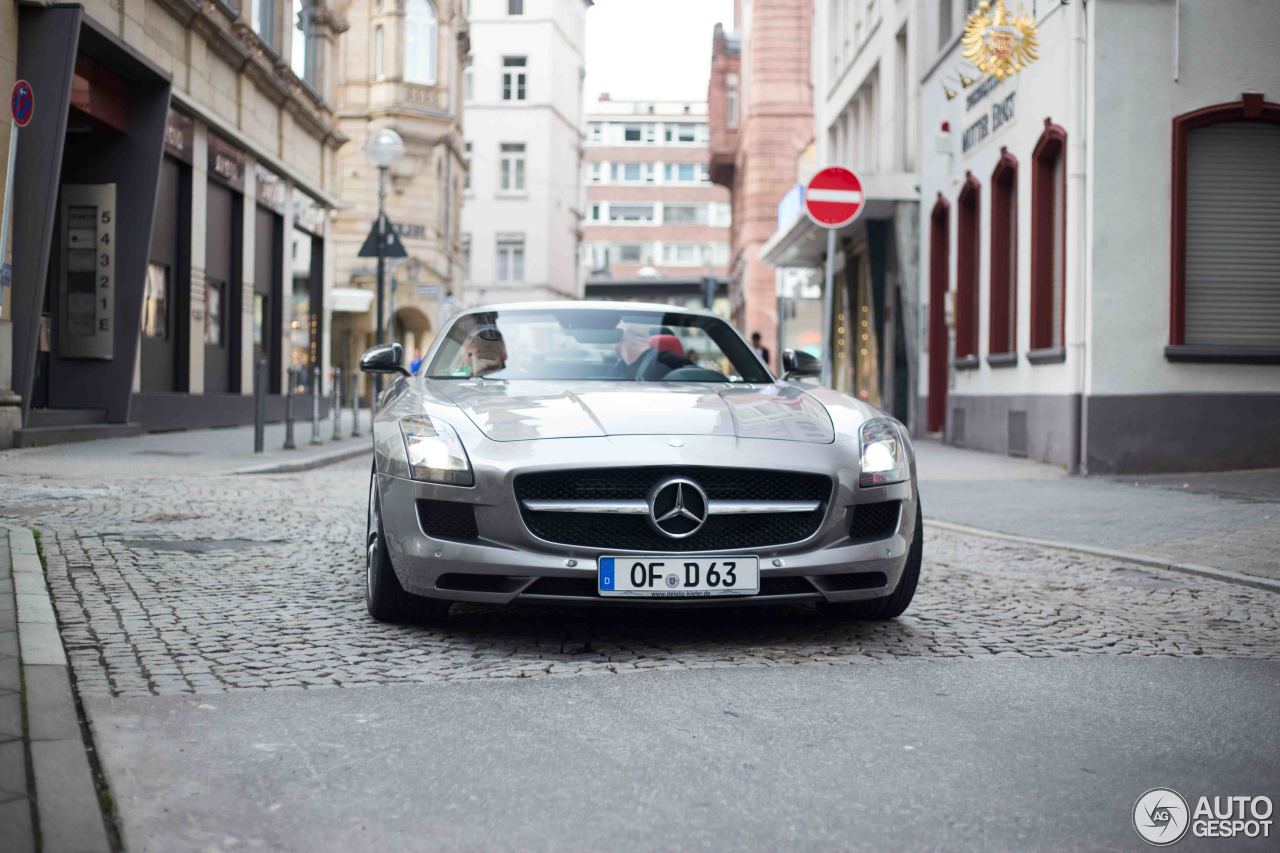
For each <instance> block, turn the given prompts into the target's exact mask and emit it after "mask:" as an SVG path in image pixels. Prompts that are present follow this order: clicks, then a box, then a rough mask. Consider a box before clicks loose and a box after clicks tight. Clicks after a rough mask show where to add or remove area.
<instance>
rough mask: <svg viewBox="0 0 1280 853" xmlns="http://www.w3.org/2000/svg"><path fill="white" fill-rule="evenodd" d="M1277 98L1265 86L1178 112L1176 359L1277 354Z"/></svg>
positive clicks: (1172, 337) (1172, 325) (1172, 327)
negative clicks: (1265, 93) (1263, 91)
mask: <svg viewBox="0 0 1280 853" xmlns="http://www.w3.org/2000/svg"><path fill="white" fill-rule="evenodd" d="M1277 198H1280V104H1274V103H1267V102H1265V101H1264V100H1263V99H1262V95H1260V94H1246V95H1244V96H1243V97H1242V98H1241V99H1240V100H1239V101H1236V102H1234V103H1228V104H1218V105H1215V106H1211V107H1205V108H1204V109H1201V110H1196V111H1195V112H1191V113H1187V114H1186V115H1181V116H1178V117H1177V118H1175V119H1174V120H1173V199H1172V202H1173V234H1172V238H1171V241H1170V244H1171V250H1172V257H1171V279H1172V281H1171V292H1170V317H1169V344H1170V347H1169V349H1167V350H1166V351H1165V354H1166V355H1167V356H1168V357H1169V358H1171V359H1174V360H1197V361H1200V360H1211V361H1241V362H1251V361H1252V362H1256V361H1263V362H1269V363H1274V362H1276V361H1280V273H1277V270H1280V242H1278V241H1277V240H1276V235H1277V234H1278V233H1280V207H1277V205H1276V199H1277Z"/></svg>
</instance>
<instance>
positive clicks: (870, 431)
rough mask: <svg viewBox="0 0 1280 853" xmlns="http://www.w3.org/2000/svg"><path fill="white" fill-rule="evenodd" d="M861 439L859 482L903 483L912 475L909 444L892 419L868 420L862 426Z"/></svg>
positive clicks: (868, 484)
mask: <svg viewBox="0 0 1280 853" xmlns="http://www.w3.org/2000/svg"><path fill="white" fill-rule="evenodd" d="M858 434H859V436H860V438H861V443H862V454H861V457H860V458H861V460H862V473H861V474H859V475H858V485H860V486H884V485H887V484H889V483H901V482H902V481H903V480H905V479H907V478H908V477H910V476H911V463H910V461H909V460H908V459H907V448H906V444H905V443H904V442H903V440H902V436H901V434H900V433H899V432H898V428H897V426H895V425H894V424H893V422H891V421H886V420H881V419H876V420H871V421H867V422H866V423H865V424H863V425H862V429H861V430H859V433H858Z"/></svg>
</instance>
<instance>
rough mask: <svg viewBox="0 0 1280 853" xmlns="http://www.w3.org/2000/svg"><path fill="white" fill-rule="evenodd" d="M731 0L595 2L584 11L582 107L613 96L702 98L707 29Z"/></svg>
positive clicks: (728, 24)
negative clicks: (585, 58)
mask: <svg viewBox="0 0 1280 853" xmlns="http://www.w3.org/2000/svg"><path fill="white" fill-rule="evenodd" d="M717 22H719V23H723V24H724V25H725V29H733V0H596V4H595V5H594V6H592V7H591V8H590V9H588V10H587V79H586V86H585V88H584V92H585V95H586V99H587V103H586V108H587V109H588V110H590V109H591V106H592V105H593V104H594V103H595V102H596V99H597V98H598V97H599V95H600V93H601V92H608V93H609V95H610V97H612V98H614V99H615V100H640V99H650V98H652V99H654V100H672V101H692V100H698V101H702V100H706V97H707V75H708V74H709V73H710V71H711V31H712V29H713V28H714V27H715V25H716V23H717Z"/></svg>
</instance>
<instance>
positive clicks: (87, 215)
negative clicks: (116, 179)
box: [58, 184, 116, 359]
mask: <svg viewBox="0 0 1280 853" xmlns="http://www.w3.org/2000/svg"><path fill="white" fill-rule="evenodd" d="M61 251H62V258H61V261H62V262H61V263H60V264H59V265H58V267H59V269H60V270H61V271H62V275H61V278H60V280H59V282H58V296H59V300H58V302H59V306H60V317H59V320H60V322H59V324H58V355H60V356H61V357H63V358H100V359H110V358H112V357H113V355H114V346H113V344H114V340H115V311H116V298H115V287H116V185H115V184H70V185H64V186H63V187H62V246H61Z"/></svg>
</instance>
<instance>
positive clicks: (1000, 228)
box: [987, 150, 1018, 355]
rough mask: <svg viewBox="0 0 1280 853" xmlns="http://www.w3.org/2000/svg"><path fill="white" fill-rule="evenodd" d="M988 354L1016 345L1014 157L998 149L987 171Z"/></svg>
mask: <svg viewBox="0 0 1280 853" xmlns="http://www.w3.org/2000/svg"><path fill="white" fill-rule="evenodd" d="M987 297H988V299H989V300H990V302H991V305H990V311H991V315H990V328H989V329H988V331H987V340H988V346H987V351H988V353H989V355H995V354H998V353H1012V352H1014V351H1015V350H1017V348H1018V335H1017V328H1018V309H1017V305H1018V161H1017V159H1015V158H1014V156H1013V155H1012V154H1010V153H1009V152H1008V151H1003V150H1002V151H1001V153H1000V161H999V162H998V163H996V168H995V171H994V172H992V173H991V288H990V290H989V291H988V294H987Z"/></svg>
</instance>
